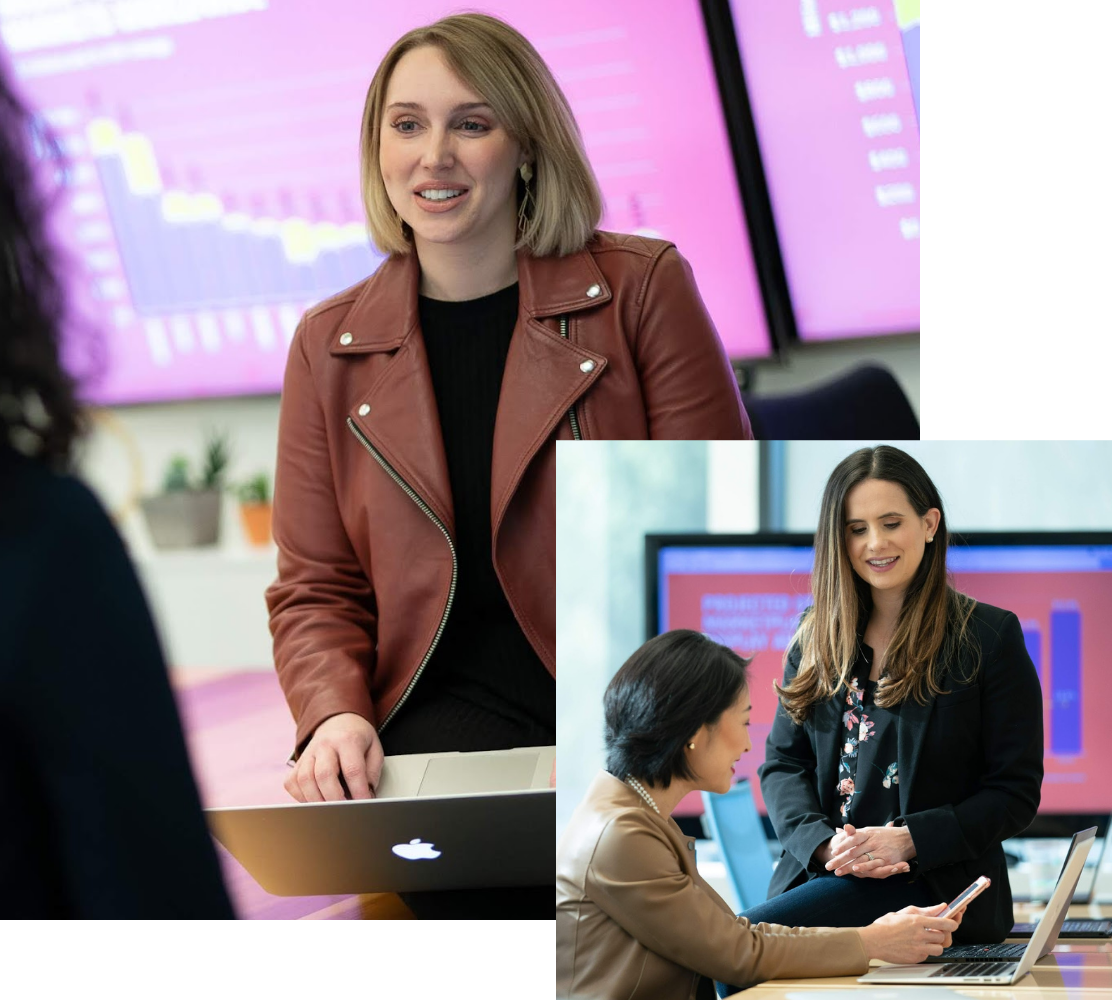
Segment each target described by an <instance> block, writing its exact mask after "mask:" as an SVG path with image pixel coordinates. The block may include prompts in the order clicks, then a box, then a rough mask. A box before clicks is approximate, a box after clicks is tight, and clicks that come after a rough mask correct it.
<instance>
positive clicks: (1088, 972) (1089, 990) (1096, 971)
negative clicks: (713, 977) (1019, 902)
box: [734, 945, 1112, 1000]
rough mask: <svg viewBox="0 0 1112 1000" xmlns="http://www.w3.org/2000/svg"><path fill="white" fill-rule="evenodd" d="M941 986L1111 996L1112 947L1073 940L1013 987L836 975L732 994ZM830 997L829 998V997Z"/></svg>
mask: <svg viewBox="0 0 1112 1000" xmlns="http://www.w3.org/2000/svg"><path fill="white" fill-rule="evenodd" d="M871 964H872V967H873V968H878V967H879V966H880V965H881V964H882V963H880V962H873V963H871ZM939 989H949V990H955V991H957V992H960V993H962V994H964V995H967V996H971V997H994V998H998V1000H1005V998H1007V997H1012V996H1014V997H1015V998H1016V1000H1037V998H1038V997H1039V995H1040V994H1042V995H1045V996H1047V997H1055V998H1059V1000H1060V998H1064V997H1074V996H1083V997H1085V998H1089V997H1094V998H1095V997H1109V998H1112V951H1107V950H1102V946H1100V945H1097V946H1095V947H1093V946H1080V945H1071V946H1070V950H1069V951H1061V952H1059V951H1058V950H1055V951H1054V952H1053V953H1052V954H1050V955H1047V956H1046V958H1042V959H1039V961H1038V962H1037V963H1036V964H1035V968H1034V969H1032V970H1031V972H1030V973H1029V974H1028V975H1026V976H1024V977H1023V978H1022V979H1021V980H1019V982H1017V983H1015V984H1013V985H1011V986H944V985H942V984H940V985H939V986H936V987H931V986H929V985H927V984H921V985H919V984H916V985H912V984H908V985H907V986H903V987H900V986H884V985H881V984H879V983H877V984H872V985H865V984H864V983H859V982H857V977H856V976H838V977H830V978H828V979H777V980H772V981H770V982H767V983H762V984H761V985H760V986H754V987H753V988H752V989H748V990H745V991H744V993H735V994H734V996H736V997H741V996H744V997H746V998H752V1000H780V998H787V1000H791V997H790V994H793V993H800V992H803V991H806V990H847V991H848V990H853V991H855V992H856V993H858V995H859V997H860V1000H865V997H866V996H867V993H868V991H877V990H879V991H883V992H884V993H885V995H886V996H888V995H890V994H891V991H893V990H896V991H899V992H900V993H903V992H905V991H914V993H911V992H908V996H910V997H911V1000H915V997H916V996H918V997H921V998H922V1000H933V994H934V993H935V991H936V990H939ZM861 991H864V992H861ZM924 991H926V992H924ZM940 995H941V994H939V996H940ZM827 1000H830V998H829V997H827Z"/></svg>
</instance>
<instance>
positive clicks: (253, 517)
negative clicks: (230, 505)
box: [239, 503, 270, 546]
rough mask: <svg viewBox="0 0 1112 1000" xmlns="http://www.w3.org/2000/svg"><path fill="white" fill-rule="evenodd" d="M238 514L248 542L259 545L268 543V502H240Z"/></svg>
mask: <svg viewBox="0 0 1112 1000" xmlns="http://www.w3.org/2000/svg"><path fill="white" fill-rule="evenodd" d="M239 516H240V517H241V518H242V520H243V533H244V534H245V535H246V536H247V541H248V542H250V543H251V544H252V545H260V546H261V545H269V544H270V504H268V503H241V504H240V505H239Z"/></svg>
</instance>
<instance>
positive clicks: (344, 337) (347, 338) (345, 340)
mask: <svg viewBox="0 0 1112 1000" xmlns="http://www.w3.org/2000/svg"><path fill="white" fill-rule="evenodd" d="M340 343H341V344H343V345H344V347H347V345H348V344H350V343H351V334H350V333H342V334H340Z"/></svg>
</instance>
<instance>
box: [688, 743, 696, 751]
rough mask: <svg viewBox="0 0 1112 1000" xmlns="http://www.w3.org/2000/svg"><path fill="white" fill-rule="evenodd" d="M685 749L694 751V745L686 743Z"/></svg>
mask: <svg viewBox="0 0 1112 1000" xmlns="http://www.w3.org/2000/svg"><path fill="white" fill-rule="evenodd" d="M687 749H688V750H694V749H695V744H694V743H688V744H687Z"/></svg>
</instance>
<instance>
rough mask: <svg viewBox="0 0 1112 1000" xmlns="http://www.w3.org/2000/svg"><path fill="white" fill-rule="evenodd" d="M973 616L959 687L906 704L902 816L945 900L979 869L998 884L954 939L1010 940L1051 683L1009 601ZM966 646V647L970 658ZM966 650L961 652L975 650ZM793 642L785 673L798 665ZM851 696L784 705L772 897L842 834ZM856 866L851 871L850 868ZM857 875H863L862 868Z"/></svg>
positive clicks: (1038, 785)
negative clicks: (1043, 679) (1017, 857)
mask: <svg viewBox="0 0 1112 1000" xmlns="http://www.w3.org/2000/svg"><path fill="white" fill-rule="evenodd" d="M971 626H972V629H973V633H974V636H975V638H976V640H977V641H978V642H979V643H980V647H981V662H980V667H979V668H978V670H977V673H976V676H975V677H974V678H973V680H972V683H969V684H965V683H962V682H961V678H965V677H968V676H969V673H970V667H971V664H970V663H967V662H959V663H958V664H957V665H956V666H957V669H956V670H955V669H954V665H953V664H951V665H950V667H949V670H948V675H947V679H946V680H944V682H943V688H944V689H946V690H949V691H950V692H951V693H949V694H942V695H939V696H938V697H936V698H931V699H930V700H929V701H928V702H927V704H926V705H920V704H918V702H916V701H915V699H914V698H909V699H908V700H906V701H905V702H903V703H902V705H901V706H900V729H899V743H898V746H897V755H898V760H899V764H900V816H899V817H898V818H897V819H896V824H897V825H904V824H906V825H907V827H908V829H909V830H910V831H911V836H912V839H913V840H914V841H915V850H916V852H917V858H916V860H917V861H918V871H919V875H918V876H917V877H919V878H922V879H923V880H924V881H925V882H926V884H927V886H928V887H929V888H930V890H931V895H932V897H933V898H934V900H935V901H936V902H940V903H941V902H948V901H949V900H951V899H952V898H953V897H954V896H956V895H957V894H958V893H959V892H961V890H962V889H964V888H965V887H966V886H967V885H969V884H970V883H971V882H973V881H974V880H975V879H976V878H977V877H978V876H979V875H987V876H988V877H989V878H991V879H992V887H991V888H990V889H988V890H987V891H986V892H985V893H984V894H983V895H982V896H981V898H980V899H979V900H977V901H976V902H975V903H973V904H972V905H971V906H970V907H969V910H968V911H967V912H966V915H965V918H964V919H963V921H962V925H961V927H960V928H959V930H958V933H957V934H955V935H954V939H955V940H956V941H966V942H970V943H976V942H984V943H990V942H997V941H1003V940H1004V937H1005V936H1006V935H1007V933H1008V932H1009V931H1010V930H1011V927H1012V919H1013V918H1012V892H1011V887H1010V885H1009V884H1008V870H1007V865H1006V863H1005V861H1004V851H1003V848H1002V847H1001V846H1000V845H1001V841H1003V840H1005V839H1007V838H1008V837H1014V836H1016V835H1017V834H1019V833H1021V832H1022V831H1023V830H1025V829H1026V828H1027V827H1028V826H1029V825H1030V823H1031V820H1032V819H1033V818H1034V816H1035V813H1036V811H1037V810H1038V807H1039V799H1040V796H1041V789H1042V777H1043V763H1042V756H1043V726H1042V690H1041V688H1040V686H1039V679H1038V676H1037V674H1036V673H1035V668H1034V665H1033V664H1032V663H1031V658H1030V657H1029V656H1028V654H1027V648H1026V646H1025V645H1024V643H1023V632H1022V630H1021V628H1020V625H1019V619H1018V618H1016V616H1015V615H1014V614H1012V612H1010V611H1003V610H1002V609H1000V608H994V607H992V606H991V605H988V604H978V605H977V606H976V608H975V609H974V611H973V616H972V619H971ZM967 656H968V654H966V657H967ZM966 657H963V660H964V659H965V658H966ZM799 659H800V651H799V649H798V647H797V648H796V649H794V650H792V652H791V654H790V655H789V657H788V662H787V667H786V669H785V671H784V682H785V683H787V682H788V681H790V680H791V679H792V678H794V677H795V675H796V673H797V671H798V670H799ZM841 727H842V701H841V699H840V698H832V699H830V700H829V701H827V702H823V703H820V704H817V705H815V706H813V707H812V711H811V715H810V716H809V718H808V719H807V721H806V722H805V723H804V724H803V725H801V726H797V725H796V724H795V723H793V722H792V721H791V719H790V718H789V717H788V714H787V713H786V712H785V711H784V708H783V706H778V707H777V709H776V718H775V720H774V721H773V724H772V730H771V732H770V733H769V736H768V743H767V745H766V748H765V762H764V763H763V764H762V765H761V766H760V768H759V770H758V774H759V775H760V780H761V794H762V795H763V796H764V800H765V805H766V807H767V809H768V815H769V817H770V819H771V820H772V825H773V827H774V828H775V829H776V835H777V836H778V837H779V838H780V844H781V846H782V847H783V848H784V850H783V851H782V853H781V855H780V863H779V864H778V865H777V866H776V871H775V872H774V873H773V876H772V882H771V884H770V885H769V889H768V896H769V898H770V899H771V898H772V897H773V896H778V895H779V894H780V893H782V892H786V891H787V890H788V889H792V888H794V887H795V886H797V885H802V884H803V883H804V882H806V881H807V879H808V877H809V876H808V865H809V863H810V861H811V856H812V855H813V854H814V852H815V849H816V848H817V847H818V846H819V845H820V844H822V843H823V842H824V841H826V840H829V839H830V838H831V837H832V836H833V835H834V828H833V826H832V825H831V822H830V820H829V819H828V817H829V816H831V815H833V814H834V809H835V799H836V798H837V794H836V791H837V775H838V761H839V753H840V747H841V737H842V733H841ZM845 877H851V876H845ZM853 877H855V876H853Z"/></svg>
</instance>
